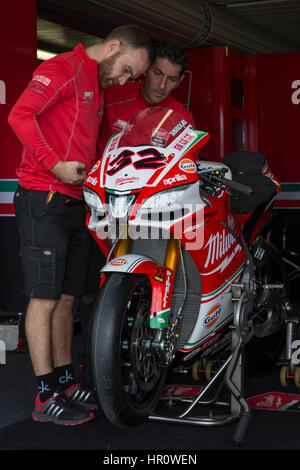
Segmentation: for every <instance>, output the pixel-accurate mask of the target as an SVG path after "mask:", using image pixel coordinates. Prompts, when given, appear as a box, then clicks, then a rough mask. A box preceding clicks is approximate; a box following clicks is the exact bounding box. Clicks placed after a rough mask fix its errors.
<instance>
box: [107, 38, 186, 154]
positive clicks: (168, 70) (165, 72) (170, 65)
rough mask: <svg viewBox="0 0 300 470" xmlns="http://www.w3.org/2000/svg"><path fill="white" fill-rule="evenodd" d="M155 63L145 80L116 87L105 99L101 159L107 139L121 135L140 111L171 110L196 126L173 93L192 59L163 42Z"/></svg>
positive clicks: (178, 49)
mask: <svg viewBox="0 0 300 470" xmlns="http://www.w3.org/2000/svg"><path fill="white" fill-rule="evenodd" d="M154 57H155V58H154V62H153V63H152V64H151V66H150V67H149V69H148V70H147V73H146V76H145V80H144V81H139V82H128V83H126V85H125V86H124V87H119V86H113V87H111V88H110V89H109V90H107V93H106V95H105V101H104V103H105V105H104V115H103V126H102V127H101V130H100V139H99V148H98V155H99V157H100V156H101V155H102V153H103V151H104V149H105V145H106V143H107V141H108V139H109V138H110V137H111V136H112V135H113V134H116V133H117V132H120V131H121V130H122V129H123V128H124V126H125V125H126V124H127V122H128V121H129V120H130V119H131V118H132V117H133V116H134V115H135V114H137V113H138V112H139V111H141V110H142V109H146V108H148V107H153V106H162V107H164V108H170V109H173V110H174V111H177V112H178V113H180V114H182V115H183V116H184V117H185V118H186V120H187V121H188V122H190V123H191V124H192V125H193V126H194V120H193V116H192V114H191V113H190V112H189V111H188V110H187V109H186V108H185V107H184V106H183V105H182V104H181V103H180V102H179V101H177V100H176V99H175V98H173V97H172V96H170V94H171V93H172V91H173V90H174V89H175V88H176V87H177V86H178V85H179V84H180V83H181V81H182V80H183V78H184V72H185V69H186V67H187V65H188V62H189V58H188V55H187V53H186V52H185V50H184V49H183V47H181V46H179V45H178V44H176V43H173V42H162V43H159V44H157V45H156V46H155V47H154Z"/></svg>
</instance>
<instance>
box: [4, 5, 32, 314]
mask: <svg viewBox="0 0 300 470" xmlns="http://www.w3.org/2000/svg"><path fill="white" fill-rule="evenodd" d="M36 43H37V41H36V1H35V0H26V2H24V1H23V0H9V1H8V2H1V6H0V57H1V67H0V137H1V138H0V155H1V158H0V233H1V243H0V259H1V263H0V309H2V310H12V311H19V310H21V311H22V309H23V306H24V298H23V296H22V294H21V293H20V285H21V268H20V261H19V256H18V251H19V250H18V236H17V228H16V222H15V218H14V217H13V216H12V215H13V206H12V197H13V192H14V190H15V188H16V175H15V169H16V167H17V165H18V163H19V161H20V158H21V150H22V148H21V145H20V143H19V142H18V140H17V139H16V137H15V135H14V133H13V132H12V130H11V129H10V127H9V126H8V124H7V117H8V114H9V111H10V109H11V107H12V106H13V104H14V103H15V102H16V100H17V98H18V97H19V95H20V93H21V92H22V91H23V89H24V87H25V86H26V84H27V83H28V81H29V80H30V77H31V74H32V71H33V70H34V68H35V67H36Z"/></svg>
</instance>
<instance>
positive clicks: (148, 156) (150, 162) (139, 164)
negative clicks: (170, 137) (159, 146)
mask: <svg viewBox="0 0 300 470" xmlns="http://www.w3.org/2000/svg"><path fill="white" fill-rule="evenodd" d="M133 155H137V156H139V157H140V158H141V159H140V160H136V161H135V162H133V161H132V157H133ZM165 160H166V157H165V156H164V155H162V154H161V153H159V152H158V151H157V150H156V149H154V148H149V149H144V150H141V151H140V152H137V153H135V152H132V151H131V150H123V152H121V153H120V155H118V156H117V157H116V158H115V159H114V160H112V161H111V162H110V163H109V167H111V168H110V169H109V170H108V171H107V174H108V175H114V174H116V173H117V172H118V171H120V170H122V169H123V168H125V167H126V166H128V165H131V164H132V165H133V166H134V168H135V169H136V170H140V169H143V168H153V169H155V168H160V167H162V166H164V165H165V163H166V162H165Z"/></svg>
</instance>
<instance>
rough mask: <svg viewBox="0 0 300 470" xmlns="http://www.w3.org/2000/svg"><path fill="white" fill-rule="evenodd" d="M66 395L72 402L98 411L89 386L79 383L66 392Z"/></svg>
mask: <svg viewBox="0 0 300 470" xmlns="http://www.w3.org/2000/svg"><path fill="white" fill-rule="evenodd" d="M64 393H65V394H66V396H67V398H68V399H69V400H71V402H73V403H75V404H78V405H81V406H82V407H84V408H86V409H89V410H98V405H97V403H96V400H95V397H94V394H93V392H92V390H91V388H90V387H89V386H88V385H84V384H81V383H77V384H74V385H72V386H71V387H70V388H68V389H67V390H64Z"/></svg>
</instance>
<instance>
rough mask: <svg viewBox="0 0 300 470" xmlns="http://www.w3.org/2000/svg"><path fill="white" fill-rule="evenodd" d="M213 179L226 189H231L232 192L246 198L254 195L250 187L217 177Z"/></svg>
mask: <svg viewBox="0 0 300 470" xmlns="http://www.w3.org/2000/svg"><path fill="white" fill-rule="evenodd" d="M214 178H215V179H217V181H218V182H219V183H221V184H225V185H226V186H227V187H228V188H230V189H233V190H234V191H238V192H240V193H243V194H246V195H247V196H251V195H252V194H254V189H253V188H252V187H251V186H248V185H246V184H243V183H238V182H237V181H233V180H229V179H227V178H218V177H217V176H216V177H215V176H214Z"/></svg>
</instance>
